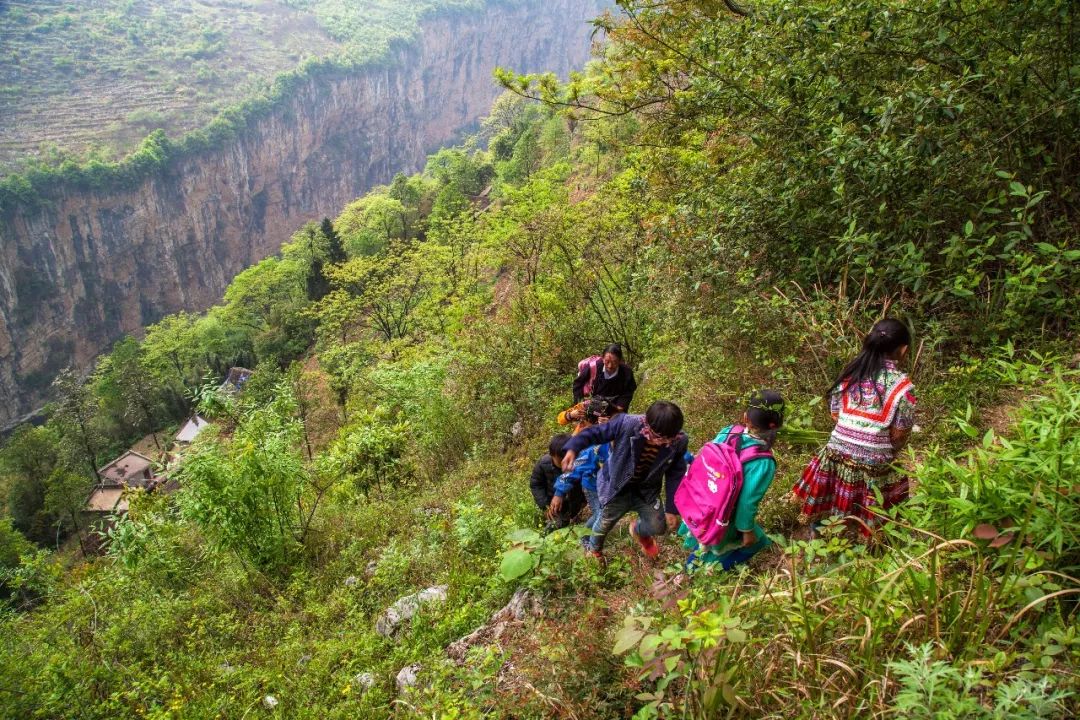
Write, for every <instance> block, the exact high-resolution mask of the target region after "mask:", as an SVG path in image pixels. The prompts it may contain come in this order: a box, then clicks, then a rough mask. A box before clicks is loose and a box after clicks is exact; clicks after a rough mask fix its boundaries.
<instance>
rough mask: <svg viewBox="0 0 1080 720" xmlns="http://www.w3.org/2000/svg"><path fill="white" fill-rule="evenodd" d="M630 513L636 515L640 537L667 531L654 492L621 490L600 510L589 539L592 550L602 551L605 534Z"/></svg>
mask: <svg viewBox="0 0 1080 720" xmlns="http://www.w3.org/2000/svg"><path fill="white" fill-rule="evenodd" d="M631 512H632V513H637V516H638V523H637V533H638V535H640V536H641V537H652V536H654V535H663V534H664V532H665V531H666V530H667V523H666V522H665V521H664V503H663V502H661V501H660V498H659V496H658V494H657V493H656V492H655V491H653V492H651V493H647V494H646V493H643V492H642V491H641V490H640V489H638V488H634V487H627V488H623V489H622V490H621V491H620V492H619V494H618V495H616V496H615V497H613V498H611V500H610V501H609V502H608V504H607V505H605V506H604V507H603V508H601V509H600V520H599V521H598V522H597V524H596V526H594V527H593V533H592V536H591V537H590V538H589V544H590V545H591V546H592V549H593V550H596V551H600V550H603V549H604V540H605V538H606V537H607V534H608V533H609V532H611V530H612V528H614V527H615V524H616V523H618V522H619V520H620V519H621V518H622V516H623V515H625V514H627V513H631Z"/></svg>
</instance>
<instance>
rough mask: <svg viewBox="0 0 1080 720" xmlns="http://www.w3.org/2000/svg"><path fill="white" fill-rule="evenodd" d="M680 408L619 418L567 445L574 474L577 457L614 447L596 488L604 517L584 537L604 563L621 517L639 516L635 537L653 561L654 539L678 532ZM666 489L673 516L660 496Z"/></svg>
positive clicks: (666, 406)
mask: <svg viewBox="0 0 1080 720" xmlns="http://www.w3.org/2000/svg"><path fill="white" fill-rule="evenodd" d="M682 427H683V414H682V410H680V409H679V406H678V405H675V404H674V403H670V402H665V401H663V400H661V401H658V402H654V403H653V404H652V405H650V406H649V409H648V410H647V411H646V412H645V415H626V414H621V413H620V414H618V415H616V416H615V417H613V418H611V420H609V421H608V422H607V423H605V424H603V425H596V426H595V427H590V428H586V429H585V430H582V431H581V432H580V433H579V434H577V435H575V436H574V437H572V438H570V441H569V442H568V443H567V444H566V455H565V457H564V458H563V470H565V471H566V472H570V471H571V470H573V469H574V462H575V460H577V456H578V453H580V452H582V451H583V450H585V449H586V448H588V447H591V446H593V445H602V444H605V443H611V455H610V457H609V458H608V462H607V463H605V464H604V466H603V467H602V468H600V474H599V475H598V476H597V481H596V488H597V494H598V495H599V498H600V506H601V510H600V519H599V521H598V523H597V524H596V525H595V527H594V528H593V533H592V535H591V536H589V537H585V538H582V544H583V545H584V546H585V552H586V554H588V555H591V556H592V557H595V558H597V559H599V560H603V557H604V556H603V550H604V540H605V539H606V537H607V534H608V533H609V532H611V530H612V528H614V527H615V524H616V523H617V522H619V519H620V518H622V516H623V515H626V514H627V513H630V512H633V513H636V514H637V518H636V519H635V520H634V521H633V522H631V523H630V535H631V537H633V538H634V540H636V541H637V543H638V544H639V545H640V546H641V549H642V551H643V552H644V553H645V555H646V556H648V557H649V558H655V557H656V556H657V555H659V554H660V546H659V544H658V543H657V542H656V539H655V536H657V535H663V534H664V532H666V531H667V530H668V529H669V528H670V529H671V530H674V529H675V524H676V523H677V522H678V515H677V514H675V513H676V511H675V503H674V497H675V490H676V489H678V487H679V481H680V480H682V476H683V475H684V474H685V473H686V459H685V454H686V444H687V439H686V433H684V432H683V431H682ZM662 490H666V499H667V505H666V507H667V508H668V513H667V516H666V518H665V512H664V508H665V503H664V501H663V500H662V499H661V497H660V493H661V491H662Z"/></svg>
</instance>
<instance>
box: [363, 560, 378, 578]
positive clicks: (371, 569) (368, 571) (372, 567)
mask: <svg viewBox="0 0 1080 720" xmlns="http://www.w3.org/2000/svg"><path fill="white" fill-rule="evenodd" d="M378 569H379V561H378V560H372V561H371V562H369V563H368V564H367V567H366V568H364V574H365V575H367V576H368V577H371V576H372V575H374V574H375V573H376V571H378Z"/></svg>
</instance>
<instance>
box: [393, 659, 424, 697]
mask: <svg viewBox="0 0 1080 720" xmlns="http://www.w3.org/2000/svg"><path fill="white" fill-rule="evenodd" d="M419 672H420V663H413V664H412V665H406V666H405V667H403V668H401V670H399V671H398V674H397V689H398V692H399V693H403V692H405V691H406V690H408V689H409V688H411V687H414V686H415V685H416V679H417V677H416V676H417V673H419Z"/></svg>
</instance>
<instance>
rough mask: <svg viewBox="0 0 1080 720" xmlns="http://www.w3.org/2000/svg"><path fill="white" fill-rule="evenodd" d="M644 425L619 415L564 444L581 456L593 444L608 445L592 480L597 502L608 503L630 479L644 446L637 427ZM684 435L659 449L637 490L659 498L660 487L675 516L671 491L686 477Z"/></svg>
mask: <svg viewBox="0 0 1080 720" xmlns="http://www.w3.org/2000/svg"><path fill="white" fill-rule="evenodd" d="M644 424H645V416H644V415H625V414H620V415H616V416H615V417H613V418H612V419H611V420H610V421H609V422H607V423H605V424H603V425H595V426H593V427H591V428H586V429H585V430H582V431H581V432H580V433H578V434H577V435H575V436H574V437H572V438H570V442H568V443H567V444H566V449H567V450H572V451H573V452H574V453H581V451H583V450H584V449H585V448H588V447H592V446H593V445H603V444H605V443H611V455H610V457H609V458H608V461H607V462H606V463H604V466H603V467H602V468H600V474H599V475H598V476H597V479H596V490H597V493H598V494H599V495H600V503H601V504H602V505H606V504H608V503H609V502H610V501H611V499H612V498H613V497H615V496H616V495H618V494H619V492H620V491H621V490H622V489H623V488H624V487H626V485H627V483H629V482H630V478H632V477H633V476H634V469H635V468H636V467H637V460H638V458H639V457H640V456H641V448H642V447H643V446H644V445H645V436H644V435H642V434H641V428H642V426H643V425H644ZM686 445H687V437H686V433H682V432H681V433H679V436H678V437H677V438H676V439H675V442H673V443H672V444H671V445H668V446H667V447H663V448H661V449H660V452H659V453H658V454H657V456H656V460H655V461H654V462H653V466H652V468H650V469H649V475H648V476H647V477H646V478H645V479H644V480H642V481H641V483H640V486H639V488H640V490H641V491H642V493H643V494H644V495H646V496H655V497H659V496H660V489H661V487H663V488H664V491H665V492H664V494H665V498H666V501H665V505H666V506H667V511H668V512H670V513H676V512H677V511H676V510H675V491H676V490H678V488H679V483H680V482H682V478H683V475H685V474H686V458H685V455H686Z"/></svg>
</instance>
